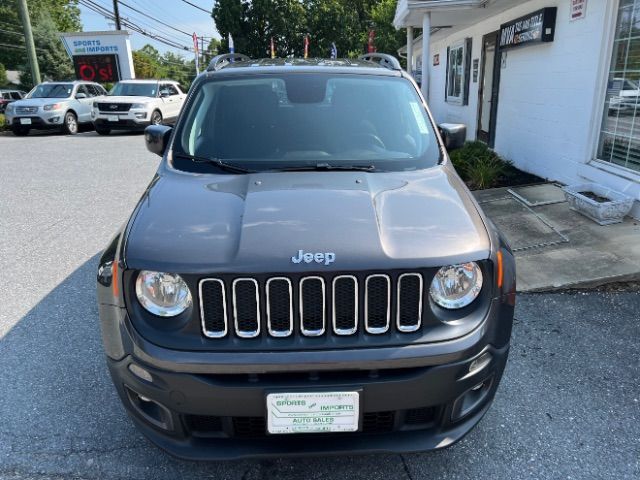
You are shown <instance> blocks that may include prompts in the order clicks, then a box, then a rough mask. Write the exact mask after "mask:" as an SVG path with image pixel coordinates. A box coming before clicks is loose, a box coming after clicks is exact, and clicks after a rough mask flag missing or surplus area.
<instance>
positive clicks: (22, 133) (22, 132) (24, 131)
mask: <svg viewBox="0 0 640 480" xmlns="http://www.w3.org/2000/svg"><path fill="white" fill-rule="evenodd" d="M29 130H31V129H30V128H29V127H22V126H20V125H14V126H12V127H11V131H12V132H13V134H14V135H15V136H16V137H26V136H27V135H29Z"/></svg>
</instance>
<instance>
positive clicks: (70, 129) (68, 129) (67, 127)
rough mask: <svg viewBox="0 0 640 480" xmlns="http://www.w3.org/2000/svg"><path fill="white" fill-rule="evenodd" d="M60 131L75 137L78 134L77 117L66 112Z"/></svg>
mask: <svg viewBox="0 0 640 480" xmlns="http://www.w3.org/2000/svg"><path fill="white" fill-rule="evenodd" d="M62 131H63V132H64V133H66V134H67V135H75V134H76V133H78V117H76V114H75V113H73V112H67V113H66V114H65V116H64V125H63V126H62Z"/></svg>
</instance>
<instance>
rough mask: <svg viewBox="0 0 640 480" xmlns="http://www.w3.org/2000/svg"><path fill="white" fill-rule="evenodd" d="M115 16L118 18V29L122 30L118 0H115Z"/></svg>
mask: <svg viewBox="0 0 640 480" xmlns="http://www.w3.org/2000/svg"><path fill="white" fill-rule="evenodd" d="M113 16H114V17H115V18H116V30H122V26H121V25H120V12H119V11H118V0H113Z"/></svg>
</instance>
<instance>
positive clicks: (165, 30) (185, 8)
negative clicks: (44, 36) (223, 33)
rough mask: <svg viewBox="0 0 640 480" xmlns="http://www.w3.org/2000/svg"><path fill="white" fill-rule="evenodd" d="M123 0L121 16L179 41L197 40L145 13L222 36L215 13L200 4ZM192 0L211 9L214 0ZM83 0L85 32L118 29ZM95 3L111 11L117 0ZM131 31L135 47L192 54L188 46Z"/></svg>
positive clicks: (189, 29) (177, 25)
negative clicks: (169, 44)
mask: <svg viewBox="0 0 640 480" xmlns="http://www.w3.org/2000/svg"><path fill="white" fill-rule="evenodd" d="M123 1H124V3H125V4H126V5H123V4H122V3H120V4H119V5H120V6H119V10H120V17H121V18H128V19H130V20H131V21H132V22H134V23H136V24H137V25H139V26H140V27H142V28H143V29H145V30H147V31H153V32H154V33H159V34H161V35H163V36H165V37H167V38H169V39H171V41H173V42H176V43H179V44H181V45H184V46H188V47H193V40H192V39H191V38H190V37H189V36H187V35H185V34H184V33H180V32H177V31H175V30H172V29H171V28H170V27H168V26H166V25H162V24H160V23H158V22H156V21H154V20H152V19H150V18H148V17H145V15H144V14H147V15H150V16H152V17H155V18H156V19H158V20H160V21H162V22H164V23H166V24H168V25H171V26H173V27H175V28H177V29H180V30H183V31H185V32H189V33H193V32H196V33H197V34H198V36H205V37H219V35H218V32H217V31H216V29H215V25H214V22H213V19H212V18H211V15H210V14H207V13H205V12H203V11H202V10H198V9H197V8H194V7H192V6H191V5H188V4H187V3H185V2H183V1H182V0H123ZM189 2H191V3H193V4H195V5H198V6H199V7H201V8H203V9H205V10H207V11H211V8H212V6H213V0H189ZM83 3H84V2H83ZM83 3H80V5H79V7H80V12H81V13H80V17H81V19H82V25H83V30H84V31H85V32H91V31H105V30H115V26H114V21H113V20H109V19H106V18H105V17H104V16H103V15H101V14H99V13H96V12H94V11H92V10H91V9H89V8H88V7H87V6H86V5H83ZM91 3H94V4H98V5H100V6H101V7H103V8H106V9H108V10H109V11H113V0H91ZM127 5H130V6H131V7H133V8H135V9H137V10H139V11H140V12H143V13H142V14H141V13H139V12H136V11H134V10H131V9H130V8H128V7H127ZM123 29H124V27H123ZM131 33H132V36H131V46H132V48H133V49H134V50H137V49H139V48H142V47H143V46H144V45H146V44H147V43H148V44H151V45H153V46H154V47H155V48H157V49H158V50H159V51H160V52H161V53H164V52H166V51H170V52H173V53H182V54H183V55H184V56H187V55H189V54H188V52H185V51H184V50H180V49H179V48H175V47H170V46H168V45H165V44H163V43H161V42H158V41H156V40H153V39H151V38H149V37H146V36H144V35H142V34H140V33H137V32H131ZM205 45H206V44H205Z"/></svg>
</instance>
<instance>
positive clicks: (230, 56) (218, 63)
mask: <svg viewBox="0 0 640 480" xmlns="http://www.w3.org/2000/svg"><path fill="white" fill-rule="evenodd" d="M236 60H237V61H239V62H248V61H249V60H251V58H249V57H247V56H246V55H244V54H242V53H224V54H222V55H216V56H215V57H213V58H212V59H211V62H209V66H208V67H207V72H215V71H217V70H220V69H221V68H224V67H226V66H227V65H228V64H229V63H231V62H232V61H236Z"/></svg>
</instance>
